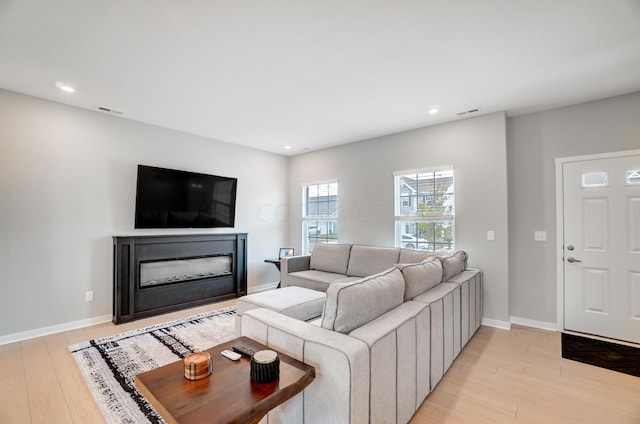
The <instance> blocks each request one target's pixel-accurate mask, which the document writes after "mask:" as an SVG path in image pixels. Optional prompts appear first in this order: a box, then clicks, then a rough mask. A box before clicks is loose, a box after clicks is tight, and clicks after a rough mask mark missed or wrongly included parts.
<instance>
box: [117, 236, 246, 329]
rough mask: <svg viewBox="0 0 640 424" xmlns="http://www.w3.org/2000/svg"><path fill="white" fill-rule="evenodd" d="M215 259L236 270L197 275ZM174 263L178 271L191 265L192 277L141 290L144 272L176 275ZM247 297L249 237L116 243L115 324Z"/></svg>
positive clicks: (124, 240) (165, 238) (161, 238)
mask: <svg viewBox="0 0 640 424" xmlns="http://www.w3.org/2000/svg"><path fill="white" fill-rule="evenodd" d="M211 258H224V260H222V261H223V262H224V261H227V262H229V264H230V267H229V268H230V269H227V268H225V269H224V272H211V273H209V272H206V271H203V272H201V271H200V270H198V271H197V272H196V273H195V274H194V273H193V272H194V271H193V269H194V268H199V267H200V266H201V265H202V263H206V262H211V261H212V259H211ZM171 261H175V264H176V265H175V266H176V268H179V267H180V266H181V264H182V263H185V264H186V265H183V266H186V267H187V268H188V274H187V275H185V276H182V275H176V277H175V278H171V277H169V278H164V279H163V280H159V281H158V283H157V284H156V283H155V282H154V284H141V282H140V269H141V267H142V266H144V265H148V264H152V265H153V264H163V263H167V264H170V266H168V268H169V269H171V268H172V267H173V263H172V262H171ZM213 261H214V262H215V261H217V260H215V259H214V260H213ZM227 265H228V264H227ZM163 272H165V271H163ZM178 274H182V272H178ZM183 277H184V278H183ZM246 294H247V234H246V233H234V234H185V235H163V236H115V237H113V322H114V323H115V324H121V323H124V322H129V321H133V320H135V319H139V318H146V317H149V316H153V315H159V314H164V313H167V312H171V311H176V310H179V309H185V308H191V307H194V306H198V305H204V304H206V303H212V302H218V301H221V300H225V299H231V298H234V297H240V296H244V295H246Z"/></svg>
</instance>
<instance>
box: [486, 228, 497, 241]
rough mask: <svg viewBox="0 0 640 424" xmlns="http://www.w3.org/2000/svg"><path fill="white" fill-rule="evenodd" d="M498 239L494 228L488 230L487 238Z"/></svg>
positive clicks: (490, 239)
mask: <svg viewBox="0 0 640 424" xmlns="http://www.w3.org/2000/svg"><path fill="white" fill-rule="evenodd" d="M495 239H496V232H495V231H493V230H489V231H487V240H489V241H493V240H495Z"/></svg>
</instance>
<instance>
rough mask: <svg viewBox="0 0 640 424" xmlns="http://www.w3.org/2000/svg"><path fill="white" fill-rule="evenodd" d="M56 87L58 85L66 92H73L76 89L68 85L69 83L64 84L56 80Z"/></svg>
mask: <svg viewBox="0 0 640 424" xmlns="http://www.w3.org/2000/svg"><path fill="white" fill-rule="evenodd" d="M56 87H58V88H59V89H60V90H62V91H64V92H66V93H73V92H74V91H76V89H75V88H73V87H72V86H70V85H69V84H66V83H64V82H60V81H58V82H56Z"/></svg>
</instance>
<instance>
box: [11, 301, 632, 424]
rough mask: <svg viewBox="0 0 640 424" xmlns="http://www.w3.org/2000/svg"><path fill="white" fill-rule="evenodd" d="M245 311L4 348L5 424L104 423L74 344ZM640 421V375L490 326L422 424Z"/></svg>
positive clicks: (555, 337) (454, 369)
mask: <svg viewBox="0 0 640 424" xmlns="http://www.w3.org/2000/svg"><path fill="white" fill-rule="evenodd" d="M233 304H235V300H232V301H227V302H222V303H217V304H213V305H207V306H204V307H199V308H194V309H189V310H186V311H181V312H176V313H172V314H167V315H162V316H160V317H154V318H149V319H145V320H140V321H136V322H133V323H128V324H124V325H119V326H115V325H113V324H111V323H106V324H100V325H95V326H92V327H87V328H82V329H78V330H73V331H67V332H64V333H59V334H54V335H51V336H47V337H41V338H37V339H32V340H27V341H23V342H19V343H13V344H8V345H4V346H0V423H2V424H9V423H20V424H23V423H56V424H58V423H60V424H64V423H76V424H77V423H101V422H104V420H103V418H102V415H101V414H100V412H99V410H98V408H97V406H96V405H95V403H94V401H93V399H92V397H91V395H90V394H89V392H88V390H87V388H86V386H85V385H84V382H83V380H82V377H81V376H80V373H79V372H78V370H77V368H76V365H75V362H74V361H73V358H72V357H71V355H70V354H69V352H68V350H67V346H68V345H70V344H73V343H78V342H81V341H84V340H89V339H95V338H99V337H104V336H107V335H111V334H117V333H121V332H124V331H128V330H132V329H136V328H141V327H145V326H148V325H152V324H155V323H159V322H164V321H169V320H172V319H177V318H181V317H185V316H189V315H193V314H196V313H200V312H204V311H208V310H213V309H218V308H222V307H226V306H230V305H233ZM512 422H515V423H544V424H550V423H606V424H615V423H640V378H638V377H632V376H628V375H625V374H620V373H617V372H613V371H608V370H603V369H600V368H596V367H593V366H590V365H585V364H581V363H578V362H573V361H569V360H565V359H562V358H561V357H560V335H559V334H558V333H554V332H549V331H541V330H536V329H531V328H527V327H519V326H514V327H513V328H512V330H511V331H506V330H499V329H494V328H489V327H481V328H480V329H479V330H478V332H477V333H476V335H475V336H474V337H473V338H472V339H471V341H470V342H469V343H468V344H467V346H466V347H465V348H464V350H463V351H462V352H461V353H460V355H459V356H458V358H457V359H456V360H455V362H454V363H453V365H452V366H451V368H450V369H449V371H448V372H447V374H446V375H445V376H444V377H443V379H442V380H441V381H440V383H439V384H438V386H437V387H436V390H435V391H434V392H433V393H431V394H430V395H429V397H427V399H426V400H425V401H424V403H423V404H422V406H421V407H420V409H419V410H418V412H416V414H415V416H414V418H413V420H412V421H411V423H412V424H421V423H474V424H475V423H512Z"/></svg>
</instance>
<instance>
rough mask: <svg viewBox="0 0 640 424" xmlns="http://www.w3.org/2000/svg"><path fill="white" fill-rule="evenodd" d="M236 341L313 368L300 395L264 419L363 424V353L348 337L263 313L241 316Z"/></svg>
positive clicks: (366, 390) (366, 406) (366, 399)
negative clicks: (257, 345) (244, 339)
mask: <svg viewBox="0 0 640 424" xmlns="http://www.w3.org/2000/svg"><path fill="white" fill-rule="evenodd" d="M242 335H243V336H247V337H249V338H251V339H253V340H256V341H258V342H260V343H262V344H264V345H266V346H268V347H271V348H273V349H275V350H278V351H280V352H283V353H286V354H287V355H289V356H291V357H293V358H295V359H297V360H299V361H302V362H304V363H306V364H309V365H311V366H313V367H314V368H315V370H316V378H315V379H314V381H313V382H312V383H311V384H310V385H309V386H307V387H306V388H305V389H304V391H303V392H302V393H301V394H299V395H297V396H296V397H294V398H292V399H290V400H289V401H287V402H285V403H284V404H283V405H282V406H280V407H278V408H276V409H274V410H273V411H271V412H270V413H269V417H270V419H269V420H271V417H272V414H273V418H274V419H275V420H276V421H282V422H304V423H305V424H310V423H329V422H330V423H345V424H348V423H368V422H369V348H368V346H367V345H366V344H365V343H364V342H362V341H360V340H357V339H355V338H353V337H349V336H347V335H345V334H341V333H337V332H334V331H330V330H327V329H324V328H321V327H317V326H314V325H312V324H309V323H306V322H303V321H298V320H296V319H294V318H291V317H287V316H285V315H282V314H279V313H277V312H274V311H271V310H268V309H252V310H250V311H247V312H246V313H245V314H244V315H243V316H242Z"/></svg>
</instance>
